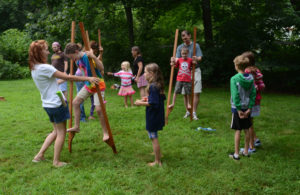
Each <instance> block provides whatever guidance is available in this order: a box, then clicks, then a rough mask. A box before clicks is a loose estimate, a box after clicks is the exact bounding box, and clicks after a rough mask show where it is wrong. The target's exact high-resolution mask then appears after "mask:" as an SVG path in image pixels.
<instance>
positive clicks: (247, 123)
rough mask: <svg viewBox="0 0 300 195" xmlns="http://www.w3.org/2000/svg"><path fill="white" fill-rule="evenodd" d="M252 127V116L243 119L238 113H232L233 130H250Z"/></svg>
mask: <svg viewBox="0 0 300 195" xmlns="http://www.w3.org/2000/svg"><path fill="white" fill-rule="evenodd" d="M251 126H252V123H251V118H250V116H249V117H248V118H243V119H241V118H240V117H239V114H238V113H232V119H231V129H234V130H242V129H249V128H250V127H251Z"/></svg>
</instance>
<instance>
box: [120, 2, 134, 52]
mask: <svg viewBox="0 0 300 195" xmlns="http://www.w3.org/2000/svg"><path fill="white" fill-rule="evenodd" d="M122 3H123V5H124V9H125V13H126V18H127V24H128V37H129V43H130V47H132V46H134V34H133V17H132V10H131V6H130V5H129V3H126V1H122Z"/></svg>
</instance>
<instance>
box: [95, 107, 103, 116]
mask: <svg viewBox="0 0 300 195" xmlns="http://www.w3.org/2000/svg"><path fill="white" fill-rule="evenodd" d="M96 112H97V113H98V115H99V116H101V115H102V111H101V107H100V106H96Z"/></svg>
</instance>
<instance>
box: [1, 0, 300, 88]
mask: <svg viewBox="0 0 300 195" xmlns="http://www.w3.org/2000/svg"><path fill="white" fill-rule="evenodd" d="M10 1H11V2H15V4H18V5H19V6H23V10H24V12H23V13H26V15H27V19H26V24H25V25H24V26H23V27H20V26H18V28H19V29H21V30H23V31H26V32H27V33H28V34H29V36H30V37H31V39H33V40H36V39H46V40H47V41H48V42H49V43H51V42H53V41H59V42H60V43H62V45H65V44H66V43H68V42H69V41H70V26H71V21H73V20H74V21H76V23H77V24H78V22H79V21H82V22H84V24H85V28H86V29H87V30H88V31H89V34H90V39H91V40H92V39H93V40H97V29H98V28H100V29H101V32H102V44H103V47H104V64H105V65H106V70H108V71H116V70H118V69H119V68H120V63H121V62H122V61H123V60H129V61H132V57H131V54H130V48H131V46H132V45H133V44H134V45H139V46H140V47H141V50H142V52H143V56H144V58H145V61H146V63H148V62H157V63H158V64H159V65H160V66H161V67H162V69H163V72H164V76H165V77H166V78H167V77H168V75H169V70H170V68H169V58H170V56H171V55H172V47H173V41H174V32H175V29H176V28H179V29H180V30H183V29H188V30H192V28H193V27H194V26H196V27H197V28H198V29H199V30H198V34H197V42H198V43H200V45H201V48H202V50H203V53H204V58H203V62H202V63H201V68H202V72H203V80H204V83H205V84H213V85H220V84H223V85H224V84H226V85H227V83H228V80H229V78H230V76H232V74H234V69H233V64H232V60H233V58H234V57H235V56H236V55H239V54H240V53H242V52H244V51H246V50H252V51H255V52H256V57H257V65H258V66H259V68H261V69H262V72H263V73H264V74H265V81H266V83H267V89H276V90H289V91H300V81H299V80H300V78H299V76H298V75H299V73H300V66H299V60H300V55H299V53H300V33H299V32H300V17H299V15H300V14H299V13H300V11H299V1H294V0H291V1H290V0H276V1H273V0H266V1H261V0H254V1H243V0H236V1H231V0H214V1H205V3H209V2H210V14H211V23H212V28H211V29H205V27H204V25H203V24H204V21H203V20H204V19H203V17H202V14H203V13H204V12H203V7H204V6H203V5H202V2H204V1H196V0H192V1H178V0H164V1H162V0H148V1H140V0H113V1H109V0H102V1H80V0H76V1H70V0H62V1H58V0H51V1H40V0H32V1H27V3H23V4H22V3H21V1H20V0H10ZM12 5H13V4H11V6H12ZM5 6H9V4H5ZM7 9H8V10H10V9H14V8H7ZM2 12H3V11H2ZM130 14H131V15H130ZM11 15H12V16H11V18H12V19H11V20H13V19H14V18H18V17H20V16H19V15H17V14H15V15H14V14H13V13H11ZM131 16H132V17H131ZM21 21H24V18H22V20H21ZM23 23H24V22H23ZM12 27H15V25H13V23H12ZM7 28H11V27H7ZM204 30H211V31H212V40H205V39H204ZM0 31H1V30H0ZM209 41H211V42H212V44H211V45H206V44H205V43H206V42H209ZM76 42H82V41H81V35H80V31H79V29H78V27H77V29H76ZM181 42H182V41H181V40H180V37H179V43H181ZM2 55H3V56H4V58H5V59H6V55H4V54H2ZM12 62H15V61H12ZM20 64H21V65H22V63H20ZM278 77H280V82H278V79H277V78H278ZM275 78H276V79H275Z"/></svg>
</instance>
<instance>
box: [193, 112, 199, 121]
mask: <svg viewBox="0 0 300 195" xmlns="http://www.w3.org/2000/svg"><path fill="white" fill-rule="evenodd" d="M193 120H195V121H196V120H199V119H198V117H197V115H196V112H193Z"/></svg>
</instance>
